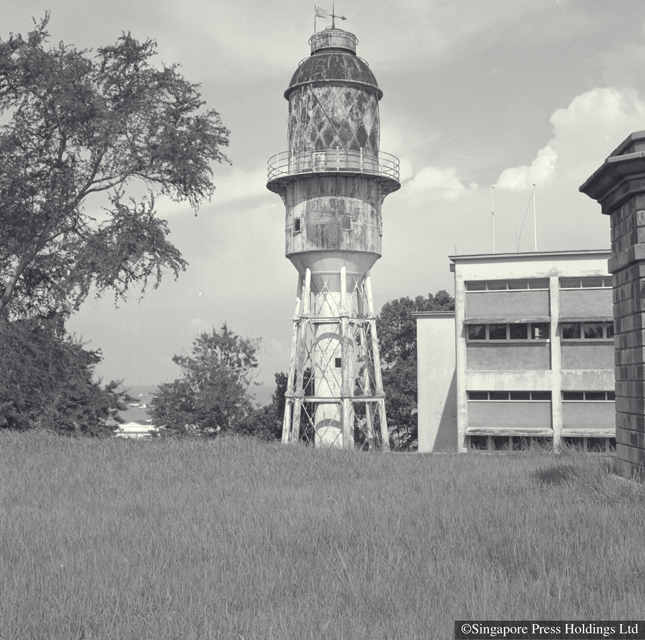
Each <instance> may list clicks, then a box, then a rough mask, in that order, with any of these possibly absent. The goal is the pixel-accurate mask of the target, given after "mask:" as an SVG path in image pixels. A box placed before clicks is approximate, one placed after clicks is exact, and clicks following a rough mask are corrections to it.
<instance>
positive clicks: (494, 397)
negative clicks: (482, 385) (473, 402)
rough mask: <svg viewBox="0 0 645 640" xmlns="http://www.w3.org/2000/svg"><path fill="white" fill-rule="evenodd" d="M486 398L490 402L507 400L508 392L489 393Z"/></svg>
mask: <svg viewBox="0 0 645 640" xmlns="http://www.w3.org/2000/svg"><path fill="white" fill-rule="evenodd" d="M488 397H489V398H490V399H491V400H508V391H489V392H488Z"/></svg>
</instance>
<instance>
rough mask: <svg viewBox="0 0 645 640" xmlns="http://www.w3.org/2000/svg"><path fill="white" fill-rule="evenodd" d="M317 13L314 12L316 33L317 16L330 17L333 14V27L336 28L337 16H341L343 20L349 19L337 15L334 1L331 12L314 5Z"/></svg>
mask: <svg viewBox="0 0 645 640" xmlns="http://www.w3.org/2000/svg"><path fill="white" fill-rule="evenodd" d="M314 9H315V13H314V33H316V18H325V19H326V18H329V16H330V15H331V28H332V29H335V28H336V18H340V19H341V20H347V18H346V17H345V16H337V15H336V13H335V7H334V3H333V2H332V5H331V14H330V13H329V11H328V10H327V9H323V8H322V7H318V6H317V5H314Z"/></svg>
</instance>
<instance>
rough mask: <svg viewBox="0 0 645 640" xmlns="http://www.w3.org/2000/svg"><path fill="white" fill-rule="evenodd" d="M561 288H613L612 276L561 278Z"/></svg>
mask: <svg viewBox="0 0 645 640" xmlns="http://www.w3.org/2000/svg"><path fill="white" fill-rule="evenodd" d="M560 288H561V289H580V288H583V289H592V288H593V289H600V288H603V289H611V276H610V277H600V276H594V277H591V278H560Z"/></svg>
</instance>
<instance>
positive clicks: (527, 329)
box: [467, 322, 549, 340]
mask: <svg viewBox="0 0 645 640" xmlns="http://www.w3.org/2000/svg"><path fill="white" fill-rule="evenodd" d="M467 326H468V333H467V336H468V340H548V339H549V323H548V322H528V323H527V322H518V323H515V322H509V323H507V324H488V325H487V324H469V325H467Z"/></svg>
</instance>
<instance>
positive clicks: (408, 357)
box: [376, 291, 455, 448]
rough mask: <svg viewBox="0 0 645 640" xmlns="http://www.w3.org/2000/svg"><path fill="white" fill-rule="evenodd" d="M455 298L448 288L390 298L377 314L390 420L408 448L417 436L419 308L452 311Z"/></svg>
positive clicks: (387, 409) (400, 439) (401, 443)
mask: <svg viewBox="0 0 645 640" xmlns="http://www.w3.org/2000/svg"><path fill="white" fill-rule="evenodd" d="M454 308H455V300H454V298H453V297H452V296H451V295H450V294H449V293H447V292H446V291H439V292H437V294H436V295H434V296H433V295H432V294H431V293H430V294H428V297H427V298H424V297H423V296H417V297H416V298H415V299H414V300H412V299H411V298H409V297H404V298H398V299H396V300H390V301H389V302H386V303H385V304H384V305H383V308H382V309H381V312H380V313H379V315H378V317H377V318H376V328H377V333H378V338H379V354H380V357H381V369H382V374H383V387H384V390H385V412H386V415H387V420H388V424H389V426H390V427H394V428H395V429H396V430H397V431H398V432H399V434H400V436H399V444H400V446H402V447H404V448H408V447H410V446H412V445H413V444H414V441H416V439H417V432H418V425H417V416H416V409H417V329H416V321H415V319H414V318H413V316H412V314H413V313H414V312H416V311H453V310H454Z"/></svg>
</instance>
